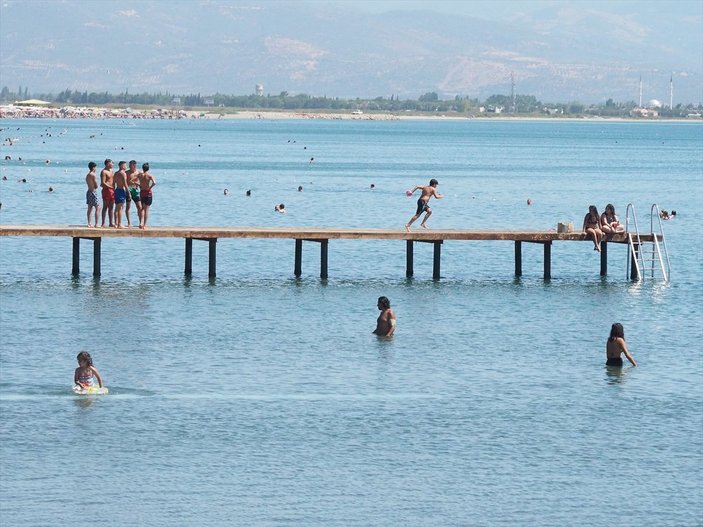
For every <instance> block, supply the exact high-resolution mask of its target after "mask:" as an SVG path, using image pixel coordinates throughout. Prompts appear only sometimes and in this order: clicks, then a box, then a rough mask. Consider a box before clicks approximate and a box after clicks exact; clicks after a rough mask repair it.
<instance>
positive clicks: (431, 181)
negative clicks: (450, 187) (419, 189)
mask: <svg viewBox="0 0 703 527" xmlns="http://www.w3.org/2000/svg"><path fill="white" fill-rule="evenodd" d="M437 185H439V181H437V180H436V179H435V178H432V179H430V187H436V186H437Z"/></svg>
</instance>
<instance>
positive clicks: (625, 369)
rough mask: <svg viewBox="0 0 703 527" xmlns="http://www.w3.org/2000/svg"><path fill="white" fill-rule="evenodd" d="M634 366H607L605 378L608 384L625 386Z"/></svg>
mask: <svg viewBox="0 0 703 527" xmlns="http://www.w3.org/2000/svg"><path fill="white" fill-rule="evenodd" d="M632 368H634V366H607V365H606V366H605V376H606V381H607V383H608V384H624V383H625V381H627V376H628V375H629V374H630V371H631V370H632Z"/></svg>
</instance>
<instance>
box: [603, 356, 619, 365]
mask: <svg viewBox="0 0 703 527" xmlns="http://www.w3.org/2000/svg"><path fill="white" fill-rule="evenodd" d="M605 365H606V366H618V367H620V368H622V358H621V357H615V358H612V357H611V358H609V359H608V360H607V361H606V362H605Z"/></svg>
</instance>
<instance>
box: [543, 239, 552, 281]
mask: <svg viewBox="0 0 703 527" xmlns="http://www.w3.org/2000/svg"><path fill="white" fill-rule="evenodd" d="M544 279H545V280H551V279H552V242H544Z"/></svg>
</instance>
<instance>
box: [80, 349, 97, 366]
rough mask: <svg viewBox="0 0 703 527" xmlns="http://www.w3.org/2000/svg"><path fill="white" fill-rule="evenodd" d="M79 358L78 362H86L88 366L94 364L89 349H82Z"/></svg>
mask: <svg viewBox="0 0 703 527" xmlns="http://www.w3.org/2000/svg"><path fill="white" fill-rule="evenodd" d="M76 359H78V364H83V363H85V364H86V366H92V365H93V358H92V357H91V356H90V353H88V352H87V351H81V352H80V353H79V354H78V356H77V357H76Z"/></svg>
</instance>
